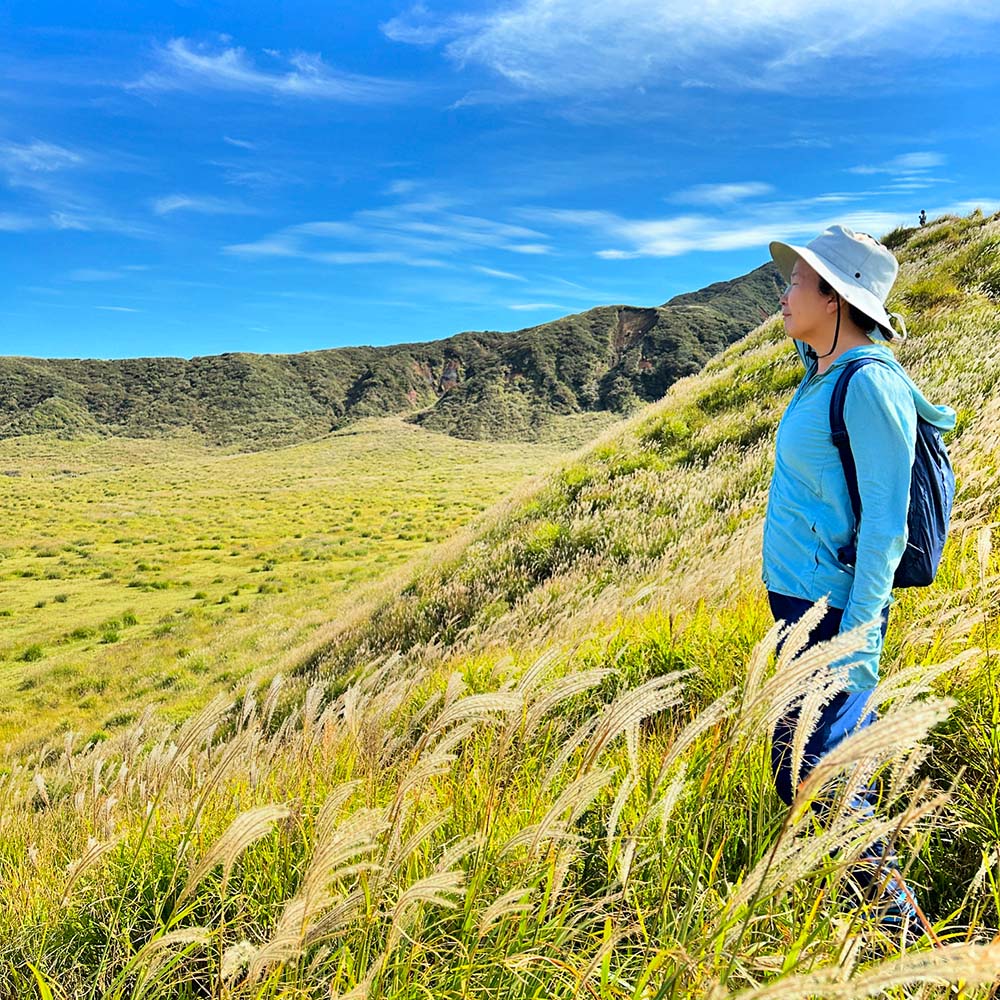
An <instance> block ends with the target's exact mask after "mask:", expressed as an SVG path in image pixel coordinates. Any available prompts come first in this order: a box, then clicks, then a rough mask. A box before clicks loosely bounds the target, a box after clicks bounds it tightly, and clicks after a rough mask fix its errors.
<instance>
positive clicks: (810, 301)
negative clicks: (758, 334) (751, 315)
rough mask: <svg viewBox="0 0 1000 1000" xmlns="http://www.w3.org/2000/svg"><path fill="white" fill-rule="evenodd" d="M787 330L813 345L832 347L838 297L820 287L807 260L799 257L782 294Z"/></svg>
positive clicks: (783, 313)
mask: <svg viewBox="0 0 1000 1000" xmlns="http://www.w3.org/2000/svg"><path fill="white" fill-rule="evenodd" d="M781 315H782V318H783V319H784V321H785V333H786V334H788V336H789V337H792V338H794V339H795V340H802V341H804V342H805V343H807V344H809V346H810V347H814V348H817V349H819V348H823V349H824V350H825V349H826V347H829V340H830V338H831V337H832V336H833V324H834V323H835V322H836V316H837V299H836V296H834V295H823V293H822V292H820V290H819V275H818V274H817V273H816V272H815V271H814V270H813V269H812V268H811V267H810V266H809V265H808V264H807V263H806V262H805V261H804V260H797V261H796V262H795V266H794V267H793V268H792V276H791V279H790V281H789V282H788V285H787V287H786V288H785V293H784V295H782V296H781Z"/></svg>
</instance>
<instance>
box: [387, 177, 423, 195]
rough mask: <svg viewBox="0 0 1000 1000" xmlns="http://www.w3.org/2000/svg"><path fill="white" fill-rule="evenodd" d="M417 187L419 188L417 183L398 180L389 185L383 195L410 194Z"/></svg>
mask: <svg viewBox="0 0 1000 1000" xmlns="http://www.w3.org/2000/svg"><path fill="white" fill-rule="evenodd" d="M418 187H420V182H419V181H408V180H398V181H393V182H392V183H391V184H389V185H388V186H387V187H386V189H385V193H386V194H391V195H404V194H412V193H413V192H414V191H416V189H417V188H418Z"/></svg>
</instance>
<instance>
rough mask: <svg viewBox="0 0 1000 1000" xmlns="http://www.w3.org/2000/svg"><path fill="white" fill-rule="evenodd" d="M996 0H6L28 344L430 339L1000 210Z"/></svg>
mask: <svg viewBox="0 0 1000 1000" xmlns="http://www.w3.org/2000/svg"><path fill="white" fill-rule="evenodd" d="M998 48H1000V8H997V7H996V6H995V5H983V4H981V3H978V2H977V3H970V2H965V0H949V2H947V3H945V2H939V0H907V2H896V0H890V2H884V3H880V4H872V3H871V2H870V0H868V2H863V3H862V2H855V0H837V2H830V0H813V2H811V3H809V4H803V3H798V4H796V3H794V2H793V0H783V2H781V3H777V2H774V0H757V2H752V3H750V2H745V0H727V2H725V3H722V2H718V0H702V2H700V3H698V4H681V3H678V2H674V0H615V2H614V3H612V2H610V0H509V2H506V3H485V2H479V0H467V2H457V0H448V2H443V3H437V2H434V0H425V2H423V3H417V4H413V3H410V2H391V3H390V2H382V0H370V2H366V3H360V2H358V3H339V4H338V3H318V2H317V3H312V2H294V0H288V2H285V3H280V4H279V3H269V4H253V3H240V4H236V3H230V2H228V0H218V2H204V3H198V2H194V0H190V2H188V0H185V2H165V0H158V2H157V0H153V2H149V3H144V4H135V3H133V2H128V3H126V2H123V0H103V2H102V3H100V4H80V3H75V4H68V3H47V2H45V0H32V2H22V0H8V2H7V3H6V4H4V5H3V7H2V8H0V334H2V338H3V339H2V346H0V351H2V352H3V353H5V354H17V355H34V356H48V357H81V356H84V357H128V356H140V355H143V356H148V355H181V356H187V357H190V356H193V355H204V354H215V353H221V352H223V351H258V352H285V351H303V350H314V349H319V348H326V347H336V346H342V345H348V344H386V343H400V342H407V341H418V340H430V339H436V338H439V337H445V336H449V335H450V334H453V333H457V332H459V331H461V330H477V329H490V330H509V329H518V328H521V327H525V326H532V325H534V324H536V323H541V322H544V321H546V320H549V319H553V318H555V317H557V316H561V315H565V314H566V313H570V312H579V311H581V310H584V309H587V308H590V307H591V306H594V305H600V304H610V303H628V304H634V305H655V304H659V303H662V302H664V301H665V300H667V299H668V298H670V297H671V296H672V295H675V294H677V293H679V292H683V291H688V290H691V289H694V288H698V287H701V286H703V285H706V284H708V283H710V282H712V281H718V280H721V279H725V278H729V277H733V276H735V275H736V274H739V273H742V272H744V271H747V270H750V269H751V268H753V267H755V266H757V265H758V264H760V263H762V262H763V261H764V260H765V259H766V257H767V249H766V248H767V243H768V241H769V240H770V239H774V238H780V239H792V240H799V241H805V240H807V239H808V238H810V237H811V236H812V235H814V234H816V233H817V232H819V231H820V230H821V229H823V228H824V227H825V226H826V225H828V224H829V223H831V222H835V221H842V222H846V223H847V224H849V225H854V226H855V228H859V229H863V230H866V231H869V232H872V233H873V234H879V233H884V232H886V231H888V230H889V229H891V228H893V227H894V226H895V225H897V224H899V223H900V222H908V223H911V224H912V223H913V222H915V220H916V216H917V214H918V213H919V211H920V210H921V209H922V208H923V209H926V210H927V212H928V213H929V214H930V215H931V216H934V215H937V214H940V213H942V212H945V211H952V212H960V213H966V212H968V211H971V210H972V209H973V208H975V207H976V206H982V207H983V208H985V209H987V210H995V209H996V208H998V207H1000V175H998V170H997V164H998V163H1000V123H998V116H997V114H996V110H995V109H996V108H997V106H998V105H1000V68H998V67H1000V59H998Z"/></svg>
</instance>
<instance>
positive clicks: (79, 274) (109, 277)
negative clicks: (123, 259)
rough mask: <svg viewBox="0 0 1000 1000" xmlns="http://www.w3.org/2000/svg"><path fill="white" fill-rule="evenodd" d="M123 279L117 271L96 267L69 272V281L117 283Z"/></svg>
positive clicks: (122, 275)
mask: <svg viewBox="0 0 1000 1000" xmlns="http://www.w3.org/2000/svg"><path fill="white" fill-rule="evenodd" d="M123 277H125V275H124V274H122V272H121V271H119V270H110V269H103V268H97V267H78V268H76V270H74V271H70V272H69V279H70V281H117V280H118V279H119V278H123Z"/></svg>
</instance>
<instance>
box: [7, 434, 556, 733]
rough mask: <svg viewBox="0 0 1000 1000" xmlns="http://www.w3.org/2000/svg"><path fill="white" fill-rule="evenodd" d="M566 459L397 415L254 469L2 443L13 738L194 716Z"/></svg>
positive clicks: (217, 458)
mask: <svg viewBox="0 0 1000 1000" xmlns="http://www.w3.org/2000/svg"><path fill="white" fill-rule="evenodd" d="M572 430H573V429H572V428H567V433H569V432H571V431H572ZM560 450H561V444H551V445H524V444H518V445H509V444H508V445H504V444H491V443H472V442H467V441H457V440H455V439H452V438H448V437H445V436H443V435H440V434H434V433H430V432H426V431H423V430H420V429H418V428H415V427H412V426H411V425H407V424H404V423H402V422H401V421H396V420H391V419H390V420H380V421H375V420H372V421H365V422H362V423H361V424H358V425H355V426H353V427H352V428H351V429H350V430H346V431H343V432H341V433H339V434H334V435H331V436H329V437H327V438H324V439H322V440H320V441H317V442H313V443H310V444H304V445H297V446H293V447H288V448H284V449H279V450H277V451H272V452H266V453H263V452H255V453H251V454H239V453H232V454H227V453H223V452H220V451H218V450H211V449H206V448H203V447H201V446H197V445H183V444H177V443H171V442H166V441H162V440H156V441H137V440H126V439H119V440H108V439H95V440H91V441H62V440H57V439H52V438H20V439H14V440H8V441H3V442H0V473H5V475H2V476H0V495H2V499H3V506H4V512H5V526H4V536H3V540H2V543H0V616H2V617H0V627H2V632H0V660H2V663H3V668H2V671H0V742H10V741H14V742H21V743H23V742H26V741H29V740H31V739H35V738H38V737H39V736H45V735H48V734H51V733H53V732H57V731H60V730H61V731H65V730H66V729H74V730H76V731H81V730H82V731H83V732H84V733H85V734H99V733H100V732H102V731H103V732H108V731H111V730H113V729H114V728H116V727H120V726H121V725H124V724H127V723H128V722H130V721H131V720H133V719H135V718H138V716H139V715H140V714H141V713H142V711H143V710H144V709H145V708H146V707H147V706H150V705H162V706H164V707H165V708H166V709H167V710H168V711H169V712H170V714H171V715H172V717H174V718H183V717H184V716H185V715H186V714H187V713H188V712H190V711H191V710H192V709H193V708H194V707H196V706H197V705H199V704H201V703H202V702H203V700H204V699H205V697H206V696H207V694H208V693H209V692H211V691H212V690H219V689H227V688H228V687H230V686H231V685H232V684H233V683H234V682H235V681H236V680H238V679H239V678H240V677H242V676H244V675H245V674H247V673H249V672H252V671H254V670H257V671H260V670H266V669H267V668H268V666H269V665H273V664H274V663H275V662H277V661H278V660H280V659H281V658H282V657H284V656H285V655H287V654H288V652H289V650H290V648H294V647H295V646H296V645H297V644H298V643H300V642H302V641H304V639H305V638H306V636H307V635H308V634H309V632H311V631H312V630H315V629H316V628H317V627H319V626H320V625H322V624H324V623H326V622H329V621H330V620H331V618H333V617H334V616H335V615H336V610H337V608H338V607H340V606H341V605H342V604H343V603H344V601H345V599H347V598H348V597H353V596H354V594H355V593H356V591H357V589H358V587H359V586H361V585H363V584H370V583H371V582H372V581H375V580H378V579H380V578H382V577H384V576H385V575H386V574H387V573H389V572H390V571H392V570H393V569H394V568H396V567H399V566H402V565H404V564H405V563H406V562H407V561H408V560H409V559H411V558H413V557H415V556H417V555H418V554H419V553H421V552H423V551H425V550H426V549H427V548H428V546H430V545H432V544H433V543H436V542H439V541H440V540H441V539H443V538H446V537H449V536H451V535H452V534H453V533H454V532H455V531H456V530H457V529H458V528H459V527H461V526H462V525H464V524H466V523H467V522H469V521H470V519H472V518H473V517H475V516H476V515H477V514H478V513H479V512H480V511H482V510H483V509H484V508H485V507H487V506H489V505H490V504H491V503H492V502H493V501H494V500H495V498H496V496H497V494H498V493H502V492H506V491H508V490H509V489H510V488H511V487H512V486H513V485H514V484H516V483H517V482H519V481H520V480H522V479H523V478H524V477H525V476H526V475H531V474H535V473H538V472H539V471H541V470H542V469H544V468H545V467H546V466H547V464H548V463H549V462H551V460H552V458H553V457H554V456H555V455H556V454H558V453H559V451H560Z"/></svg>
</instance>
